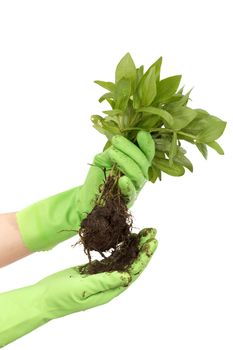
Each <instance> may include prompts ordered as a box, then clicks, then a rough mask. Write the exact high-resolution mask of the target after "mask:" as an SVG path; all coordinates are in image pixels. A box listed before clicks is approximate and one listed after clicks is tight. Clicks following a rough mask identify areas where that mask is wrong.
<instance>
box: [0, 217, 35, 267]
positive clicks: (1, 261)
mask: <svg viewBox="0 0 233 350" xmlns="http://www.w3.org/2000/svg"><path fill="white" fill-rule="evenodd" d="M29 254H30V252H29V250H28V249H27V248H26V246H25V245H24V243H23V240H22V237H21V234H20V231H19V227H18V224H17V221H16V213H7V214H0V267H3V266H5V265H8V264H10V263H12V262H14V261H16V260H19V259H21V258H23V257H25V256H27V255H29Z"/></svg>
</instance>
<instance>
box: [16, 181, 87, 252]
mask: <svg viewBox="0 0 233 350" xmlns="http://www.w3.org/2000/svg"><path fill="white" fill-rule="evenodd" d="M79 189H80V187H75V188H72V189H70V190H68V191H65V192H62V193H59V194H56V195H54V196H52V197H49V198H47V199H43V200H41V201H39V202H37V203H35V204H32V205H30V206H29V207H27V208H25V209H23V210H21V211H19V212H17V213H16V219H17V223H18V226H19V230H20V234H21V236H22V240H23V242H24V244H25V246H26V247H27V248H28V250H29V251H30V252H36V251H41V250H49V249H51V248H53V247H54V246H56V245H57V244H58V243H60V242H62V241H64V240H66V239H68V238H70V237H72V236H74V235H75V230H78V228H79V225H80V221H81V220H80V214H79V212H78V208H77V197H78V196H79ZM63 230H64V231H63ZM72 230H73V231H72Z"/></svg>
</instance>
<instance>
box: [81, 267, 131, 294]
mask: <svg viewBox="0 0 233 350" xmlns="http://www.w3.org/2000/svg"><path fill="white" fill-rule="evenodd" d="M83 278H84V281H83V284H84V285H85V291H83V297H84V298H88V297H90V296H91V295H95V294H98V293H100V292H104V291H107V290H109V289H114V288H118V287H124V286H127V285H128V284H129V281H130V275H129V274H128V273H127V272H117V271H113V272H102V273H97V274H95V275H83ZM78 283H82V281H80V280H79V281H78Z"/></svg>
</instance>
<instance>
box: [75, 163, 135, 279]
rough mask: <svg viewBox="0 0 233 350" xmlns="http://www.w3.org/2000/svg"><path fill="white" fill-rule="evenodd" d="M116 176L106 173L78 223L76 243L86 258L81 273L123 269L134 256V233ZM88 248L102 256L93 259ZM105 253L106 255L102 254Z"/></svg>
mask: <svg viewBox="0 0 233 350" xmlns="http://www.w3.org/2000/svg"><path fill="white" fill-rule="evenodd" d="M113 170H114V169H113ZM120 175H121V174H120V172H119V171H117V172H115V173H114V171H112V172H110V174H109V175H108V177H107V178H106V179H105V182H104V184H103V185H102V187H101V188H100V196H99V197H98V199H97V201H96V205H95V207H94V208H93V210H92V211H91V212H90V213H89V214H88V215H87V217H86V218H85V219H84V220H83V221H82V223H81V227H80V229H79V235H80V243H82V244H83V246H84V252H85V253H86V254H87V256H88V259H89V263H88V264H87V265H85V266H84V267H83V268H81V270H80V272H81V273H89V274H95V273H99V272H107V271H115V270H116V271H126V270H127V268H128V267H129V265H130V264H131V263H132V262H133V261H134V260H135V258H136V257H137V255H138V236H137V235H135V234H132V232H131V230H132V224H133V219H132V215H131V213H130V212H129V210H128V208H127V205H126V199H125V198H124V196H123V195H122V194H121V192H120V189H119V187H118V179H119V177H120ZM92 251H96V252H98V253H99V254H100V255H101V256H102V257H103V259H102V260H100V261H98V260H94V261H93V260H92V257H91V252H92ZM106 253H108V255H109V253H110V255H109V256H108V257H106V255H105V254H106Z"/></svg>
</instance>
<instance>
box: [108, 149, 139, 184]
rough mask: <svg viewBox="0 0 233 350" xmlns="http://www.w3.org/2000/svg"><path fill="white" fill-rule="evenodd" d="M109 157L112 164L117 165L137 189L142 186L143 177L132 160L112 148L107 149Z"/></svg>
mask: <svg viewBox="0 0 233 350" xmlns="http://www.w3.org/2000/svg"><path fill="white" fill-rule="evenodd" d="M109 157H110V159H111V161H112V162H113V163H116V164H117V167H118V168H119V169H120V170H121V172H122V173H123V174H125V175H126V176H127V177H129V178H130V180H131V181H132V182H133V183H134V185H135V187H136V188H137V189H140V188H141V187H142V186H143V184H144V181H145V177H144V175H143V173H142V171H141V169H140V168H139V166H138V165H137V164H136V163H135V162H134V160H132V159H131V158H130V157H128V156H127V155H126V154H124V153H123V152H121V151H119V150H117V149H116V148H114V147H112V148H109Z"/></svg>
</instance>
